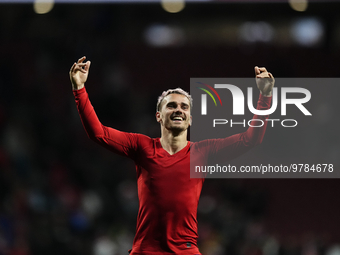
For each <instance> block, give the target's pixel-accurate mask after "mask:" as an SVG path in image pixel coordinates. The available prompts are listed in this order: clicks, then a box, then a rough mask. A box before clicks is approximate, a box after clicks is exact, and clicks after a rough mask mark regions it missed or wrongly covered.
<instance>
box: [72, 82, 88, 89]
mask: <svg viewBox="0 0 340 255" xmlns="http://www.w3.org/2000/svg"><path fill="white" fill-rule="evenodd" d="M84 87H85V84H84V83H82V84H79V85H77V84H73V83H72V90H80V89H82V88H84Z"/></svg>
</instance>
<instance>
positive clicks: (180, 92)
mask: <svg viewBox="0 0 340 255" xmlns="http://www.w3.org/2000/svg"><path fill="white" fill-rule="evenodd" d="M170 94H180V95H183V96H186V97H187V98H188V100H189V102H190V112H191V109H192V105H193V104H192V101H193V100H192V97H191V96H190V94H189V93H188V92H186V91H184V90H183V89H181V88H177V89H168V90H167V91H163V93H162V94H161V95H160V96H159V97H158V100H157V106H156V111H157V112H158V111H159V110H160V106H161V103H162V101H163V99H164V98H165V97H166V96H167V95H170Z"/></svg>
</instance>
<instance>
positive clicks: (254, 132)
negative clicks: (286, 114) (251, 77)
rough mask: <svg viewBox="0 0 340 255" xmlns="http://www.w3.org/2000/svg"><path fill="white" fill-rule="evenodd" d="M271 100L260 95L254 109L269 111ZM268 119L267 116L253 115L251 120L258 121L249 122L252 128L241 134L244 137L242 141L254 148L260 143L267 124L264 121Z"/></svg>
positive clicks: (269, 97)
mask: <svg viewBox="0 0 340 255" xmlns="http://www.w3.org/2000/svg"><path fill="white" fill-rule="evenodd" d="M271 100H272V97H271V96H265V95H263V94H260V97H259V100H258V102H257V107H256V109H257V110H267V109H269V108H270V104H271ZM268 117H269V115H256V114H255V115H254V117H253V120H260V121H254V122H251V123H250V124H251V125H252V126H249V128H248V130H247V131H246V132H245V133H244V134H243V137H244V138H243V139H244V140H245V143H246V144H249V145H253V146H255V145H258V144H260V143H261V142H262V140H263V137H264V134H265V132H266V128H267V123H268V122H267V121H266V119H268ZM261 121H262V122H261ZM262 124H263V125H262ZM261 125H262V126H261Z"/></svg>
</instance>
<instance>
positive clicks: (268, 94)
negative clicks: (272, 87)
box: [260, 90, 272, 97]
mask: <svg viewBox="0 0 340 255" xmlns="http://www.w3.org/2000/svg"><path fill="white" fill-rule="evenodd" d="M260 93H261V95H262V96H265V97H271V96H272V91H269V92H266V93H265V92H262V90H260Z"/></svg>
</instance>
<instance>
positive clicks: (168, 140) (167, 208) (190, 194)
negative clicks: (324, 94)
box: [69, 57, 274, 255]
mask: <svg viewBox="0 0 340 255" xmlns="http://www.w3.org/2000/svg"><path fill="white" fill-rule="evenodd" d="M84 61H85V57H82V58H80V59H79V60H78V62H76V63H74V64H73V65H72V67H71V70H70V73H69V74H70V79H71V83H72V89H73V93H74V96H75V101H76V104H77V108H78V111H79V114H80V118H81V120H82V123H83V126H84V128H85V130H86V132H87V134H88V136H89V137H90V138H91V139H92V140H94V141H95V142H97V143H99V144H100V145H102V146H104V147H106V148H107V149H109V150H112V151H113V152H115V153H117V154H119V155H123V156H126V157H129V158H131V159H132V160H134V162H135V164H136V171H137V184H138V198H139V211H138V216H137V227H136V235H135V238H134V241H133V246H132V250H130V254H131V255H142V254H143V255H144V254H145V255H160V254H178V255H199V254H200V252H199V250H198V247H197V238H198V234H197V232H198V231H197V219H196V217H197V206H198V200H199V196H200V193H201V190H202V185H203V182H204V178H190V160H192V161H193V162H195V165H206V163H207V161H208V159H209V160H210V159H211V158H215V159H216V158H217V159H218V158H221V159H223V161H226V160H230V159H232V158H235V157H237V156H239V155H241V154H242V153H244V152H246V151H248V150H249V149H250V148H252V147H254V146H255V145H257V144H259V143H261V141H262V139H263V136H264V133H265V129H266V124H265V125H263V126H262V127H249V128H248V129H247V131H246V132H244V133H240V134H236V135H233V136H230V137H227V138H223V139H210V140H204V141H201V142H195V143H193V142H190V141H188V140H187V130H188V128H189V126H190V125H191V114H190V112H191V107H192V99H191V96H190V95H189V94H188V93H187V92H185V91H183V90H182V89H174V90H168V91H165V92H163V93H162V95H161V96H160V97H159V98H158V102H157V112H156V120H157V122H159V123H160V128H161V137H160V138H150V137H148V136H145V135H142V134H135V133H126V132H122V131H118V130H116V129H113V128H110V127H106V126H104V125H102V124H101V122H100V121H99V119H98V117H97V115H96V113H95V111H94V109H93V107H92V105H91V103H90V101H89V97H88V94H87V92H86V90H85V86H84V84H85V82H86V80H87V77H88V74H89V69H90V64H91V63H90V61H87V62H84ZM255 75H256V83H257V86H258V88H259V90H260V98H259V101H258V105H257V109H259V110H264V109H269V108H270V103H271V94H272V89H273V86H274V77H273V76H272V74H271V73H269V72H267V70H266V68H264V67H261V68H259V67H255ZM266 118H268V116H256V115H255V116H254V118H253V119H262V120H265V119H266ZM264 123H266V121H264ZM190 157H191V158H190Z"/></svg>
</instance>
